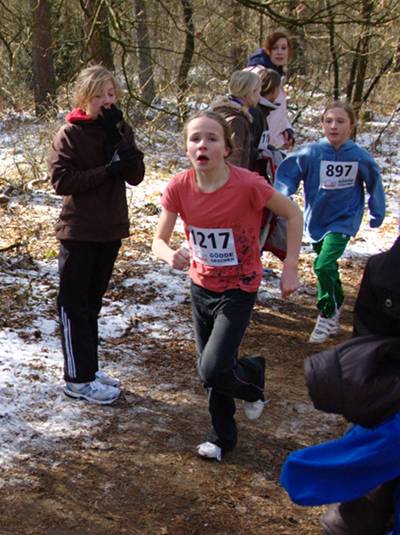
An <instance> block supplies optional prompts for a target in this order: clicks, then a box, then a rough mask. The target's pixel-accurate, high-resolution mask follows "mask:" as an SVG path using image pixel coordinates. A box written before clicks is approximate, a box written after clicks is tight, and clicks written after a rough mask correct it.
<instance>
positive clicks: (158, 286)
mask: <svg viewBox="0 0 400 535" xmlns="http://www.w3.org/2000/svg"><path fill="white" fill-rule="evenodd" d="M385 121H386V119H385V118H384V117H382V118H380V119H379V120H377V121H376V122H375V123H374V124H372V125H369V126H370V130H369V132H368V133H365V134H362V135H360V137H359V142H360V143H361V144H362V145H363V146H365V147H366V148H369V147H370V145H371V142H372V141H373V139H374V136H375V134H374V132H379V130H380V128H382V126H383V125H384V124H385ZM399 123H400V121H399V120H397V124H395V125H394V128H393V129H392V130H391V132H392V133H391V134H390V135H387V136H386V137H385V138H384V139H383V141H382V144H381V146H380V148H379V153H377V154H376V155H375V156H376V159H377V161H378V162H379V164H380V165H381V167H382V170H383V173H384V174H383V176H384V183H385V187H386V189H387V191H388V196H387V197H388V213H387V218H386V223H387V225H385V231H384V232H383V231H382V229H373V230H371V229H369V228H368V226H367V221H366V220H365V222H364V224H363V226H362V229H361V231H360V232H359V234H358V236H357V239H355V240H352V241H351V242H350V244H349V246H348V248H347V251H346V254H345V258H350V257H359V256H369V255H371V254H374V253H377V252H379V251H384V250H387V249H388V248H389V247H390V246H391V244H392V243H393V242H394V240H395V238H396V237H397V235H398V232H399V227H398V222H399V214H400V210H399V182H400V171H399V169H400V135H399V134H397V132H398V131H399V130H400V129H399V126H400V124H399ZM41 128H42V127H41V126H40V125H35V124H33V123H32V121H31V120H30V119H29V118H28V119H27V120H26V121H25V122H24V121H23V120H21V122H20V125H19V127H18V128H15V129H13V130H12V131H7V130H6V129H5V128H4V124H2V123H0V175H4V174H5V173H6V172H7V170H9V169H10V168H11V167H12V166H15V165H16V164H18V165H24V166H27V167H25V168H29V165H31V162H29V161H27V157H26V155H27V153H30V154H36V155H37V158H38V159H39V160H43V158H44V155H45V153H46V146H45V145H44V144H43V142H42V141H41V139H42V138H41V135H40V133H41ZM394 133H396V135H394ZM316 135H317V134H315V136H316ZM315 136H314V139H315ZM142 148H143V149H144V151H145V152H146V147H145V146H142ZM169 150H170V146H169V145H168V144H166V146H165V147H163V146H161V145H160V146H159V147H158V149H157V153H158V154H157V161H156V163H154V160H153V161H150V158H149V161H148V162H147V166H148V169H149V172H148V175H147V178H146V180H145V181H144V182H143V183H142V184H141V185H140V186H139V187H138V188H132V189H131V190H130V191H129V198H130V199H129V200H130V208H131V210H134V209H136V208H138V207H140V206H143V205H144V204H146V203H151V204H154V205H158V203H159V198H160V195H161V193H162V190H163V188H164V186H165V184H166V180H167V177H168V174H169V173H168V174H167V173H165V172H162V168H163V162H165V158H166V156H165V155H166V154H168V151H169ZM153 151H154V148H153ZM170 156H171V155H170V154H169V155H168V157H169V158H170ZM176 162H177V166H178V167H182V166H184V165H186V164H185V163H184V162H185V160H184V158H183V154H182V153H181V154H179V155H178V156H177V158H176ZM157 169H158V170H157ZM176 170H179V169H176ZM168 171H171V165H170V163H168ZM172 171H174V169H173V170H172ZM13 202H18V200H17V199H12V200H11V203H10V206H11V207H12V204H13ZM33 202H35V203H36V207H35V212H34V213H35V215H36V216H37V217H44V218H45V217H47V218H52V219H55V218H56V215H57V213H58V208H59V199H57V198H56V197H55V196H54V195H53V194H52V193H50V192H49V191H48V190H47V189H46V188H44V189H43V190H39V189H37V190H36V193H32V203H33ZM40 207H41V209H40ZM38 214H39V215H38ZM156 220H157V216H156V215H148V216H146V217H145V216H143V217H142V218H141V223H140V225H141V226H142V229H151V228H154V226H155V223H156ZM2 238H3V241H4V239H5V238H6V237H4V236H3V237H2ZM0 244H1V241H0ZM309 249H310V248H309V246H307V245H305V246H304V250H303V252H304V253H307V252H308V251H309ZM2 254H3V253H2ZM125 254H127V255H128V256H129V253H125ZM141 262H142V264H143V266H142V267H143V272H144V273H145V275H144V276H143V277H137V278H128V279H125V281H124V283H123V284H124V286H125V287H127V288H128V287H135V288H137V295H140V294H141V289H144V288H146V287H151V288H152V290H153V291H155V292H156V295H157V296H156V297H155V299H153V300H152V301H151V302H150V303H148V304H141V303H140V302H139V303H137V304H133V303H130V302H129V301H126V302H125V301H114V302H111V301H110V300H107V299H106V300H105V306H104V308H103V310H102V315H101V319H100V331H101V337H102V339H103V340H105V341H109V342H110V343H112V339H113V338H115V337H119V336H121V335H122V334H123V333H124V332H125V330H126V329H127V328H128V327H129V325H130V324H131V323H132V318H135V317H140V318H145V320H144V321H141V322H140V324H139V327H138V329H141V330H143V332H144V333H146V339H147V340H148V339H151V338H157V339H160V338H161V339H162V338H164V337H165V338H168V337H170V336H171V332H174V333H175V332H178V330H179V334H180V336H182V337H191V328H190V324H189V323H188V322H185V321H183V322H180V321H177V320H176V318H175V317H174V315H171V313H170V312H171V310H175V309H176V308H177V307H178V306H179V303H181V302H182V301H183V300H185V299H186V297H187V289H188V280H187V277H186V275H185V274H182V273H178V272H175V271H173V270H171V269H169V268H168V266H165V265H163V266H161V265H160V264H159V263H157V262H155V261H154V258H152V256H151V254H150V253H149V256H148V258H147V259H144V260H141ZM0 285H1V286H2V287H3V288H6V287H7V286H10V287H15V288H19V289H20V290H19V291H21V292H24V291H26V292H27V293H29V302H30V317H31V318H33V319H32V320H31V323H30V325H29V326H26V325H24V326H23V327H21V329H15V328H14V329H9V328H3V329H0V424H1V425H0V441H1V443H2V448H1V451H0V466H3V467H8V466H12V465H13V464H14V463H17V462H20V461H21V460H26V459H28V457H29V451H32V449H34V450H36V451H42V452H44V453H45V452H46V451H49V450H53V449H56V448H57V447H61V445H62V443H63V440H65V439H66V438H67V437H68V438H71V437H79V438H80V439H81V440H82V447H85V444H89V443H92V441H93V440H95V439H94V438H93V436H94V432H95V430H96V428H97V427H98V426H101V424H102V414H104V411H110V410H112V408H109V407H106V408H104V407H101V408H98V407H93V406H89V405H87V404H84V403H80V402H76V401H72V400H70V399H68V398H66V397H65V396H64V395H63V393H62V389H61V387H62V381H61V378H62V354H61V349H60V341H59V339H58V336H57V334H56V330H57V323H56V318H55V317H54V314H53V311H54V298H55V293H54V288H56V286H57V262H56V260H55V259H54V258H50V259H49V260H47V261H46V260H40V261H38V262H37V264H36V267H35V268H31V269H30V270H26V269H21V268H13V265H12V263H11V264H9V266H8V268H7V269H6V270H0ZM262 291H263V292H264V295H265V294H267V296H272V297H274V298H276V299H279V292H278V284H277V281H276V280H275V281H274V280H273V281H270V282H269V285H268V287H267V286H265V285H263V287H262ZM120 350H121V351H123V348H122V349H120ZM130 355H131V358H130V359H129V360H127V359H120V361H118V364H116V363H115V362H114V363H113V364H111V363H105V368H104V369H105V370H106V371H109V372H110V373H114V374H115V375H117V376H119V377H122V378H123V377H124V376H125V377H126V376H128V375H129V374H135V373H138V374H140V373H141V372H140V355H139V354H138V353H137V354H135V351H132V350H130ZM91 437H92V438H91ZM0 484H1V483H0Z"/></svg>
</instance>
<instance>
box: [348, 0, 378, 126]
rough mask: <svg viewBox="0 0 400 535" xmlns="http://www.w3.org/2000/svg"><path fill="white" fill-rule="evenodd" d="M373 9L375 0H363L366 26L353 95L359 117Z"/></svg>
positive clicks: (363, 14) (361, 40) (363, 15)
mask: <svg viewBox="0 0 400 535" xmlns="http://www.w3.org/2000/svg"><path fill="white" fill-rule="evenodd" d="M373 9H374V3H373V0H363V5H362V17H363V20H364V21H365V25H364V30H363V33H362V35H361V39H360V52H359V55H358V62H357V73H356V79H355V85H354V93H353V98H352V104H353V107H354V111H355V113H356V116H357V117H358V115H359V113H360V109H361V106H362V102H363V100H362V96H363V92H364V84H365V76H366V72H367V67H368V59H369V56H368V54H369V44H370V40H371V27H370V26H369V24H368V23H369V21H370V19H371V15H372V12H373Z"/></svg>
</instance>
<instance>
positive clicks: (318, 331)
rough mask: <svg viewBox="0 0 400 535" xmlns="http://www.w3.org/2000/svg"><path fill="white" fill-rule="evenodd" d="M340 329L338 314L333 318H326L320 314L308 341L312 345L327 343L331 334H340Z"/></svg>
mask: <svg viewBox="0 0 400 535" xmlns="http://www.w3.org/2000/svg"><path fill="white" fill-rule="evenodd" d="M338 327H339V322H338V319H337V317H336V314H335V315H334V316H332V318H325V317H324V316H321V314H320V315H319V316H318V318H317V322H316V324H315V327H314V329H313V332H312V333H311V335H310V338H309V340H308V341H309V342H311V343H312V344H320V343H322V342H325V340H326V339H327V338H328V337H329V336H330V335H331V334H336V333H337V332H338Z"/></svg>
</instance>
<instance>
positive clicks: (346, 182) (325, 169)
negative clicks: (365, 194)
mask: <svg viewBox="0 0 400 535" xmlns="http://www.w3.org/2000/svg"><path fill="white" fill-rule="evenodd" d="M357 173H358V162H336V161H329V160H322V162H321V167H320V170H319V183H320V186H321V188H322V189H343V188H351V187H352V186H354V184H355V181H356V177H357Z"/></svg>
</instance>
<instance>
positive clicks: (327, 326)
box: [275, 101, 385, 343]
mask: <svg viewBox="0 0 400 535" xmlns="http://www.w3.org/2000/svg"><path fill="white" fill-rule="evenodd" d="M354 125H355V115H354V111H353V109H352V108H351V106H350V105H349V104H347V103H345V102H339V101H336V102H333V103H332V104H330V105H329V106H328V107H327V108H326V109H325V111H324V113H323V115H322V130H323V133H324V135H325V137H324V138H323V139H320V140H319V141H317V142H316V143H312V144H309V145H306V146H304V147H303V148H301V149H299V150H298V151H296V152H294V153H292V154H291V155H289V156H287V158H285V159H284V160H283V161H282V163H281V164H280V166H279V167H278V170H277V175H276V182H275V187H276V189H277V190H278V191H280V192H281V193H284V194H285V195H288V196H290V195H293V194H294V193H295V192H296V191H297V189H298V187H299V184H300V181H303V187H304V204H305V214H304V215H305V217H304V221H305V231H306V234H307V235H308V238H309V239H310V241H311V242H312V246H313V249H314V251H315V252H316V253H317V257H316V259H315V261H314V265H313V267H314V272H315V274H316V276H317V281H318V282H317V289H318V300H317V307H318V310H319V316H318V318H317V322H316V324H315V327H314V330H313V332H312V333H311V336H310V339H309V341H310V342H313V343H320V342H324V341H325V340H326V339H327V338H328V337H329V336H330V335H332V334H335V333H337V332H338V329H339V316H340V309H341V306H342V304H343V301H344V294H343V289H342V285H341V282H340V278H339V267H338V259H339V258H340V257H341V256H342V254H343V252H344V250H345V248H346V245H347V243H348V241H349V239H350V237H351V236H355V235H356V233H357V231H358V229H359V227H360V224H361V220H362V217H363V213H364V204H365V189H366V191H367V192H368V194H369V198H368V208H369V213H370V221H369V225H370V227H372V228H374V227H379V226H380V225H381V223H382V221H383V218H384V216H385V196H384V191H383V186H382V180H381V176H380V172H379V167H378V165H377V163H376V162H375V160H374V159H373V158H372V156H370V154H369V153H368V152H367V151H366V150H365V149H363V148H361V147H360V146H359V145H357V144H356V143H354V141H352V140H351V139H350V136H351V133H352V130H353V128H354Z"/></svg>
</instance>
